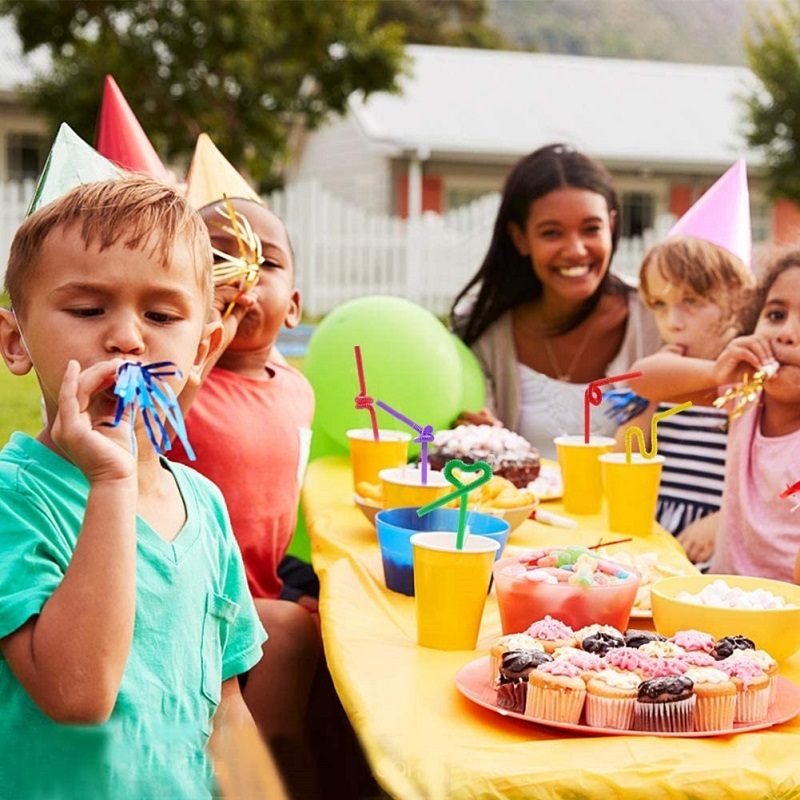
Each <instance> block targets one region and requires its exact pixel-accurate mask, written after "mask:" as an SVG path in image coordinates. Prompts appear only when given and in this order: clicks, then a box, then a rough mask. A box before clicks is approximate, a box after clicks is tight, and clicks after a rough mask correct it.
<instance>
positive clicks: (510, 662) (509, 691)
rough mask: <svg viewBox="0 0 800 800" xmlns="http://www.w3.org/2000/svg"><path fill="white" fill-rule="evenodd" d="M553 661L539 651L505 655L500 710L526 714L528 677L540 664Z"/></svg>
mask: <svg viewBox="0 0 800 800" xmlns="http://www.w3.org/2000/svg"><path fill="white" fill-rule="evenodd" d="M552 660H553V657H552V656H550V655H548V654H547V653H543V652H541V651H539V650H516V651H515V650H511V651H509V652H508V653H504V654H503V660H502V663H501V665H500V680H499V683H498V686H497V706H498V708H507V709H508V710H509V711H516V712H518V713H520V714H524V713H525V698H526V695H527V693H528V676H529V675H530V674H531V672H532V671H533V670H534V669H536V667H538V666H539V665H540V664H545V663H547V662H548V661H552Z"/></svg>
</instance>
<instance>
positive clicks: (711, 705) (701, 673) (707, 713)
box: [686, 667, 736, 731]
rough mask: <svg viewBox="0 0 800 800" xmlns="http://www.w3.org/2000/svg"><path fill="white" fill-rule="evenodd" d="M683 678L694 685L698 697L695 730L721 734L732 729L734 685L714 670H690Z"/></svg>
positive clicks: (720, 671) (725, 675) (695, 711)
mask: <svg viewBox="0 0 800 800" xmlns="http://www.w3.org/2000/svg"><path fill="white" fill-rule="evenodd" d="M686 677H687V678H690V679H691V680H692V682H693V683H694V695H695V697H696V698H697V705H696V706H695V710H694V729H695V730H696V731H723V730H729V729H730V728H732V727H733V719H734V716H735V713H736V686H735V685H734V684H733V681H732V680H731V679H730V678H729V677H728V676H727V674H726V673H724V672H723V671H722V670H721V669H717V668H716V667H689V669H688V670H686Z"/></svg>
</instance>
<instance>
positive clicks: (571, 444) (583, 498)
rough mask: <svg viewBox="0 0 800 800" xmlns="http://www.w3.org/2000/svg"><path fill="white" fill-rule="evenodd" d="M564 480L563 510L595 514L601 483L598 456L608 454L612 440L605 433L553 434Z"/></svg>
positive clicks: (601, 490) (601, 501)
mask: <svg viewBox="0 0 800 800" xmlns="http://www.w3.org/2000/svg"><path fill="white" fill-rule="evenodd" d="M553 441H554V442H555V445H556V450H557V451H558V463H559V464H560V465H561V477H562V479H563V481H564V511H566V512H567V513H569V514H599V513H600V508H601V506H602V504H603V483H602V477H601V475H600V462H599V461H598V460H597V458H598V456H601V455H602V454H603V453H610V452H611V450H613V448H614V445H615V444H616V442H615V441H614V440H613V439H611V438H610V437H608V436H591V437H589V444H586V442H585V441H584V439H583V436H557V437H556V438H555V439H554V440H553Z"/></svg>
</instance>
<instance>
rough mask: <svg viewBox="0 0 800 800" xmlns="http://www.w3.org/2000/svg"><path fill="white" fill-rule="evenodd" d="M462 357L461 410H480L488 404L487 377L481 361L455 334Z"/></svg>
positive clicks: (454, 337) (457, 347)
mask: <svg viewBox="0 0 800 800" xmlns="http://www.w3.org/2000/svg"><path fill="white" fill-rule="evenodd" d="M453 341H455V344H456V350H458V355H459V357H460V358H461V404H460V408H459V409H458V410H459V411H480V410H481V409H482V408H483V407H484V406H485V405H486V379H485V378H484V376H483V370H482V369H481V365H480V362H479V361H478V359H477V358H476V357H475V354H474V353H473V352H472V350H470V349H469V347H467V346H466V345H465V344H464V342H462V341H461V339H459V338H458V336H455V335H454V336H453Z"/></svg>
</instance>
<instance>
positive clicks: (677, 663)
mask: <svg viewBox="0 0 800 800" xmlns="http://www.w3.org/2000/svg"><path fill="white" fill-rule="evenodd" d="M712 660H713V659H712ZM715 663H716V662H715ZM687 669H689V664H687V663H686V662H685V661H684V660H683V658H681V657H680V656H678V657H677V658H651V659H650V660H649V663H646V664H644V665H643V666H642V673H643V674H644V676H645V678H648V679H649V678H668V677H670V676H671V675H683V674H684V673H685V672H686V670H687Z"/></svg>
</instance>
